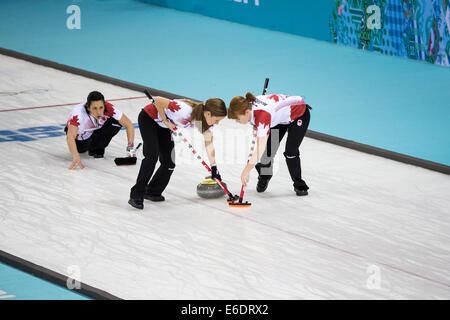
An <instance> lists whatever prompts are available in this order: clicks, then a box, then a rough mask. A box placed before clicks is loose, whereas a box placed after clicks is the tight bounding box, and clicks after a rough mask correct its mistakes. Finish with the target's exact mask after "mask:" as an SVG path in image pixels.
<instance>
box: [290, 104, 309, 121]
mask: <svg viewBox="0 0 450 320" xmlns="http://www.w3.org/2000/svg"><path fill="white" fill-rule="evenodd" d="M305 110H306V104H305V103H304V104H297V105H294V106H291V120H295V119H297V118H298V117H301V116H302V115H303V114H304V113H305Z"/></svg>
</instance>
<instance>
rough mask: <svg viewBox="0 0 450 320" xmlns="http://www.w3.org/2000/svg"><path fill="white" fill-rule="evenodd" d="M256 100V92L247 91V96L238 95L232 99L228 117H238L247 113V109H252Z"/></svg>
mask: <svg viewBox="0 0 450 320" xmlns="http://www.w3.org/2000/svg"><path fill="white" fill-rule="evenodd" d="M254 101H256V97H255V95H254V94H252V93H250V92H247V93H246V94H245V98H244V97H242V96H237V97H234V98H233V99H231V102H230V107H229V108H228V118H229V119H237V118H238V116H239V115H242V114H245V111H246V110H252V102H254Z"/></svg>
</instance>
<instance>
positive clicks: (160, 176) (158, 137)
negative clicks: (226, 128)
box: [128, 97, 227, 209]
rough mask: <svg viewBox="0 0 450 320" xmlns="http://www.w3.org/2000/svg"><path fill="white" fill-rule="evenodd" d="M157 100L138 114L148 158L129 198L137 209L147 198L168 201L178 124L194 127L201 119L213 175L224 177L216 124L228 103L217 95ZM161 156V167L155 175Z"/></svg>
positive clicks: (160, 98) (143, 163) (224, 112)
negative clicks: (217, 153) (201, 99)
mask: <svg viewBox="0 0 450 320" xmlns="http://www.w3.org/2000/svg"><path fill="white" fill-rule="evenodd" d="M154 100H155V101H154V103H150V104H149V105H147V106H146V107H144V108H143V109H142V111H141V113H140V114H139V117H138V123H139V130H140V131H141V136H142V140H143V142H144V150H143V153H144V157H145V158H144V159H143V160H142V162H141V168H140V170H139V174H138V177H137V179H136V184H135V185H134V186H133V187H132V188H131V191H130V199H129V201H128V203H129V204H130V205H131V206H133V207H135V208H137V209H143V208H144V199H147V200H151V201H164V200H165V199H164V196H162V192H163V191H164V190H165V188H166V187H167V185H168V184H169V180H170V177H171V175H172V173H173V170H174V169H175V159H174V157H175V152H173V151H174V150H173V148H174V142H173V140H172V137H171V132H172V131H173V129H174V127H175V126H176V127H179V128H193V127H194V122H197V124H196V125H197V126H198V129H199V130H200V132H201V133H202V134H203V136H204V139H205V147H206V153H207V155H208V159H209V161H210V164H211V165H210V166H211V171H212V174H211V176H212V178H213V179H219V180H222V179H221V177H220V175H219V172H218V170H217V166H216V160H215V151H214V144H213V127H214V126H215V125H216V124H218V123H219V121H220V120H222V119H223V118H225V117H226V115H227V108H226V106H225V103H224V102H223V101H222V100H221V99H217V98H214V99H209V100H207V101H205V102H201V103H196V102H194V101H191V100H188V99H181V100H179V99H175V100H170V99H167V98H164V97H155V98H154ZM200 123H201V124H200ZM158 158H159V162H160V166H159V168H158V170H157V171H156V172H155V174H153V172H154V170H155V166H156V162H157V161H158ZM152 176H153V177H152Z"/></svg>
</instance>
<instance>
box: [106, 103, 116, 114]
mask: <svg viewBox="0 0 450 320" xmlns="http://www.w3.org/2000/svg"><path fill="white" fill-rule="evenodd" d="M115 114H116V113H115V112H114V106H113V105H112V104H111V103H109V102H108V101H105V113H104V115H105V116H107V117H112V116H113V115H115Z"/></svg>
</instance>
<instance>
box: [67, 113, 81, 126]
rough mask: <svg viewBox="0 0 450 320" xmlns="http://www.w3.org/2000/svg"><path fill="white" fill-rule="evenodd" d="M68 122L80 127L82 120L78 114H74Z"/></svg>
mask: <svg viewBox="0 0 450 320" xmlns="http://www.w3.org/2000/svg"><path fill="white" fill-rule="evenodd" d="M67 124H68V125H69V124H71V125H73V126H76V127H79V126H80V122H79V119H78V116H77V115H75V116H73V117H72V119H70V120H69V121H67Z"/></svg>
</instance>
